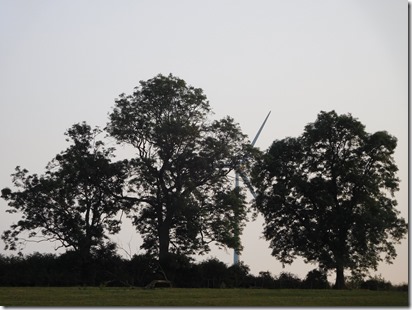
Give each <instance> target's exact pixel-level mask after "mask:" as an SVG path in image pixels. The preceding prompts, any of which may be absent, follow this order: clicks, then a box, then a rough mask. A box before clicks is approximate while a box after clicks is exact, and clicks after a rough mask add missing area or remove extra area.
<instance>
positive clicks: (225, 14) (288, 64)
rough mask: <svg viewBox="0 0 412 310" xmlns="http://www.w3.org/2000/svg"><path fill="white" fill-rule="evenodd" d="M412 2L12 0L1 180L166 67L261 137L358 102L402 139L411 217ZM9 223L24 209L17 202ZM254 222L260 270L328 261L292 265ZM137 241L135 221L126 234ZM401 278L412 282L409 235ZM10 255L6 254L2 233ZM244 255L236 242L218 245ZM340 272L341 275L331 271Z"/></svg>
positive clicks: (250, 252) (55, 148)
mask: <svg viewBox="0 0 412 310" xmlns="http://www.w3.org/2000/svg"><path fill="white" fill-rule="evenodd" d="M407 6H408V2H407V1H406V0H340V1H338V0H310V1H309V0H294V1H286V0H282V1H280V0H268V1H264V0H253V1H252V0H244V1H240V0H209V1H193V0H186V1H184V0H174V1H167V0H158V1H156V0H146V1H145V0H140V1H138V0H134V1H126V0H120V1H106V0H94V1H91V0H89V1H83V0H70V1H69V0H62V1H52V0H39V1H29V0H0V42H1V43H0V44H1V48H0V68H1V70H0V103H1V113H0V143H1V148H2V158H1V161H0V165H1V167H0V171H1V174H0V188H3V187H7V186H10V185H11V178H10V174H11V173H13V171H14V168H15V166H17V165H20V166H22V167H25V168H27V169H29V171H30V172H32V173H42V172H43V171H44V167H45V165H46V164H47V162H48V161H49V160H50V159H52V158H53V157H54V156H55V155H56V154H57V153H58V152H60V151H62V150H64V149H65V148H66V147H67V144H66V143H65V139H64V135H63V133H64V132H65V130H66V129H67V128H69V127H70V126H71V125H72V124H74V123H76V122H80V121H83V120H84V121H87V122H88V123H89V124H91V125H99V126H102V127H103V126H104V125H105V124H106V122H107V114H108V112H110V110H111V107H113V105H114V99H115V98H116V97H117V96H118V95H119V94H120V93H123V92H125V93H127V94H130V93H131V92H132V90H133V87H135V86H137V85H138V82H139V80H147V79H150V78H152V77H154V76H155V75H157V74H158V73H162V74H165V75H166V74H169V73H173V74H174V75H176V76H178V77H180V78H182V79H184V80H185V81H187V82H188V83H189V84H191V85H193V86H195V87H200V88H202V89H203V90H204V92H205V93H206V95H207V96H208V99H209V100H210V104H211V106H212V108H213V110H214V112H215V113H216V118H220V117H223V116H225V115H230V116H232V117H233V118H234V119H235V120H236V121H237V122H239V124H240V125H241V127H242V129H243V131H244V132H245V133H246V134H248V135H249V136H250V138H251V139H253V137H254V135H255V133H256V131H257V130H258V128H259V126H260V124H261V122H262V121H263V119H264V117H265V116H266V114H267V113H268V111H269V110H272V114H271V116H270V118H269V120H268V122H267V124H266V127H265V129H264V130H263V132H262V134H261V137H260V139H259V140H258V142H257V144H256V145H257V146H258V147H260V148H261V149H262V150H265V149H266V148H267V147H268V146H269V145H270V144H271V142H272V141H273V140H274V139H282V138H284V137H286V136H297V135H300V134H301V133H302V132H303V128H304V126H305V125H306V124H307V123H309V122H313V121H314V120H315V119H316V116H317V114H318V113H319V112H320V111H321V110H325V111H330V110H332V109H334V110H336V111H337V112H338V113H352V115H353V116H355V117H357V118H358V119H359V120H360V121H361V122H362V123H363V124H365V126H366V130H367V131H368V132H374V131H378V130H387V131H388V132H389V133H390V134H392V135H394V136H396V137H397V138H398V147H397V150H396V154H395V160H396V163H397V165H398V167H399V178H400V179H401V186H400V191H399V192H398V193H397V195H396V197H397V199H398V202H399V210H400V211H401V214H402V216H403V217H405V218H407V217H408V11H407ZM5 209H6V203H5V202H4V200H0V214H1V216H0V218H1V219H0V223H1V228H2V230H4V229H6V228H8V226H9V225H10V224H11V223H12V222H13V221H14V220H16V219H17V218H18V217H17V216H16V215H14V216H10V215H8V214H6V213H5V212H4V210H5ZM261 235H262V220H261V219H260V218H259V219H258V220H257V221H256V222H252V223H249V224H248V226H247V228H246V230H245V232H244V234H243V237H242V240H243V243H244V245H245V250H244V253H243V254H242V256H241V260H243V261H244V263H245V264H247V265H249V266H250V268H251V271H252V273H254V274H257V273H258V272H259V271H267V270H269V271H271V272H272V274H274V275H278V274H279V273H280V272H282V271H289V272H292V273H295V274H297V275H299V276H300V277H302V278H303V277H304V276H305V275H306V273H307V272H308V271H309V270H311V269H313V268H315V267H316V266H314V265H305V264H304V263H303V262H302V261H298V262H297V263H294V264H293V265H292V266H286V268H285V269H282V265H281V264H280V263H279V262H278V261H276V260H275V259H274V258H273V257H271V256H270V249H268V242H266V241H264V240H263V239H261V238H260V237H261ZM114 239H115V240H118V241H119V242H121V243H122V244H123V246H124V247H125V248H128V247H129V244H130V247H131V251H132V252H133V253H136V252H137V251H138V247H139V246H140V244H141V243H140V240H139V238H138V236H137V235H136V233H134V231H133V229H132V228H131V227H125V228H124V229H123V231H122V232H121V234H120V235H118V236H115V237H114ZM35 250H39V251H46V250H48V251H53V246H52V245H38V244H36V245H33V244H30V245H28V246H27V252H32V251H35ZM397 250H398V258H397V259H396V260H395V261H394V264H392V265H384V264H382V265H380V266H379V270H378V272H377V274H381V275H382V276H383V277H384V278H385V279H387V280H390V281H391V282H392V283H402V282H407V281H408V241H407V240H404V241H403V242H402V244H401V245H400V246H398V247H397ZM0 253H4V250H3V243H2V242H0ZM211 256H215V257H217V258H219V259H221V260H223V261H224V262H226V263H227V264H231V263H232V251H231V250H230V251H228V252H227V253H226V252H225V251H223V250H217V249H215V250H214V251H213V252H212V253H211V254H210V255H208V256H207V257H211ZM333 279H334V276H333V277H332V278H331V280H333Z"/></svg>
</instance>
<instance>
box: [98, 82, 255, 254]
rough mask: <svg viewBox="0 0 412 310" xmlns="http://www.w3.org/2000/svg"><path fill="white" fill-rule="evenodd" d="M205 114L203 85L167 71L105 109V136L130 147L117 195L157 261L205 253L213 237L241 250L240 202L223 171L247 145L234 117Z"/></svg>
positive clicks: (236, 162)
mask: <svg viewBox="0 0 412 310" xmlns="http://www.w3.org/2000/svg"><path fill="white" fill-rule="evenodd" d="M210 116H211V108H210V106H209V102H208V101H207V98H206V96H205V95H204V93H203V91H202V89H200V88H194V87H193V86H189V85H187V84H186V82H185V81H183V80H182V79H179V78H177V77H174V76H172V75H169V76H163V75H158V76H156V77H154V78H152V79H150V80H148V81H141V82H140V86H138V87H136V88H135V90H134V92H133V94H132V95H125V94H122V95H120V97H119V98H118V99H117V100H116V105H115V107H114V109H113V111H112V112H111V114H110V121H109V123H108V125H107V128H106V129H107V131H108V132H109V134H110V135H111V136H113V137H114V138H115V139H116V140H117V141H118V142H119V143H124V144H127V145H129V146H132V147H133V149H134V151H135V156H134V157H133V158H131V159H130V160H129V161H128V166H129V179H128V185H127V189H126V193H125V194H124V197H123V198H124V199H128V200H130V201H133V202H134V203H135V206H134V208H133V210H132V211H131V212H130V213H129V215H130V216H131V218H132V219H133V223H134V225H135V226H136V228H137V230H138V231H139V232H140V234H141V235H142V237H143V239H144V243H143V246H142V247H143V248H144V249H146V250H148V251H149V252H151V253H156V254H158V255H159V258H160V259H161V260H162V259H163V258H165V257H167V255H168V253H169V252H175V253H182V254H192V253H203V252H205V251H209V250H210V248H209V244H210V243H211V242H215V243H217V244H218V245H222V246H229V247H233V248H240V240H239V238H238V235H237V234H236V233H235V232H236V230H237V229H238V228H239V225H237V223H238V222H239V221H241V220H242V219H243V218H244V217H245V214H246V206H245V203H244V196H243V195H242V194H241V193H238V192H235V191H234V190H233V181H232V179H231V178H230V176H229V173H230V171H231V170H233V169H234V168H236V166H237V165H239V164H240V162H241V159H242V158H243V157H244V156H245V155H248V154H250V153H251V148H250V146H249V143H248V141H247V140H246V137H245V135H243V134H242V132H241V130H240V128H239V126H238V125H237V124H235V123H234V121H233V119H231V118H230V117H226V118H223V119H220V120H214V121H212V120H210V119H209V117H210ZM240 226H241V225H240ZM240 229H241V227H240Z"/></svg>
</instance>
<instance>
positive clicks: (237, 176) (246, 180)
mask: <svg viewBox="0 0 412 310" xmlns="http://www.w3.org/2000/svg"><path fill="white" fill-rule="evenodd" d="M271 112H272V111H269V113H268V115H267V116H266V118H265V120H264V121H263V123H262V125H261V126H260V128H259V130H258V132H257V134H256V136H255V138H254V139H253V141H252V143H251V145H252V146H255V143H256V141H257V139H258V138H259V135H260V133H261V132H262V129H263V127H265V124H266V121H267V120H268V118H269V115H270V113H271ZM240 178H242V180H243V183H244V184H245V185H246V186H247V187H248V189H249V191H250V193H251V194H252V196H253V198H256V193H255V190H254V189H253V187H252V184H251V183H250V180H249V178H248V177H247V176H246V174H245V173H244V172H243V171H242V170H241V167H239V169H238V170H236V171H235V189H238V188H239V180H240ZM236 233H237V234H239V229H236ZM238 237H239V238H240V236H238ZM233 264H234V265H237V264H239V251H238V249H234V250H233Z"/></svg>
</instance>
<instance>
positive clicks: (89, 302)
mask: <svg viewBox="0 0 412 310" xmlns="http://www.w3.org/2000/svg"><path fill="white" fill-rule="evenodd" d="M0 305H1V306H55V307H58V306H72V307H73V306H96V307H99V306H100V307H101V306H112V307H115V306H129V307H133V306H191V307H196V306H238V307H240V306H267V307H276V306H295V307H298V306H408V292H395V291H367V290H353V291H336V290H277V289H273V290H268V289H179V288H157V289H154V290H145V289H140V288H110V287H105V288H97V287H87V288H83V287H0Z"/></svg>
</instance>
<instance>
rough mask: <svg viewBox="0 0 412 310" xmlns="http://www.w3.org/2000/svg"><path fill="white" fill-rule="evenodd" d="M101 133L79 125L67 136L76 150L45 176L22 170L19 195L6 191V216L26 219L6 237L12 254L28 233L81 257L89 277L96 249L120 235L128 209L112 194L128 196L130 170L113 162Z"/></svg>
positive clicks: (16, 181)
mask: <svg viewBox="0 0 412 310" xmlns="http://www.w3.org/2000/svg"><path fill="white" fill-rule="evenodd" d="M99 133H100V130H98V129H94V130H92V129H91V127H90V126H88V125H87V124H85V123H83V124H76V125H73V126H72V127H71V128H70V129H69V130H68V131H67V133H66V135H67V136H68V137H69V139H68V141H69V140H71V141H72V145H71V146H70V147H69V148H68V149H67V150H65V151H64V152H62V153H60V154H59V155H57V156H56V157H55V158H54V159H53V160H52V161H51V162H50V163H49V164H48V165H47V167H46V173H45V174H43V175H40V176H38V175H37V174H32V175H30V174H28V171H27V170H26V169H21V168H20V167H17V168H16V172H15V173H14V174H13V175H12V176H13V183H14V186H15V187H16V190H12V189H10V188H4V189H3V190H2V191H1V197H2V198H4V199H5V200H6V201H7V202H8V205H9V207H11V209H8V210H7V211H6V212H9V213H16V212H20V213H22V218H21V219H20V220H19V221H18V222H17V223H15V224H13V225H11V229H9V230H6V231H5V232H4V233H3V235H2V239H3V240H4V241H5V244H6V249H12V250H15V249H17V248H21V246H22V245H23V244H24V242H26V239H24V238H23V237H21V236H22V233H23V232H28V240H34V241H36V242H40V241H45V240H48V241H53V242H54V241H58V242H59V243H60V244H61V245H60V246H59V247H66V248H68V249H74V250H75V251H76V252H77V253H78V255H79V257H80V258H81V262H82V266H83V272H84V276H85V277H86V273H87V265H88V263H89V261H90V255H91V252H92V250H93V249H96V247H98V246H102V245H103V242H104V239H105V238H107V233H117V232H118V231H119V230H120V221H119V220H116V219H115V216H116V215H117V214H118V212H119V210H121V209H122V208H125V207H127V202H122V201H119V200H117V199H116V198H115V197H114V196H113V194H112V193H119V194H120V193H121V192H122V189H123V182H124V177H125V173H124V167H123V165H122V163H121V162H118V163H111V159H110V158H111V157H112V152H113V149H111V148H108V149H106V148H105V147H104V144H103V142H102V141H98V140H96V136H97V135H98V134H99ZM23 236H24V235H23Z"/></svg>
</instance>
